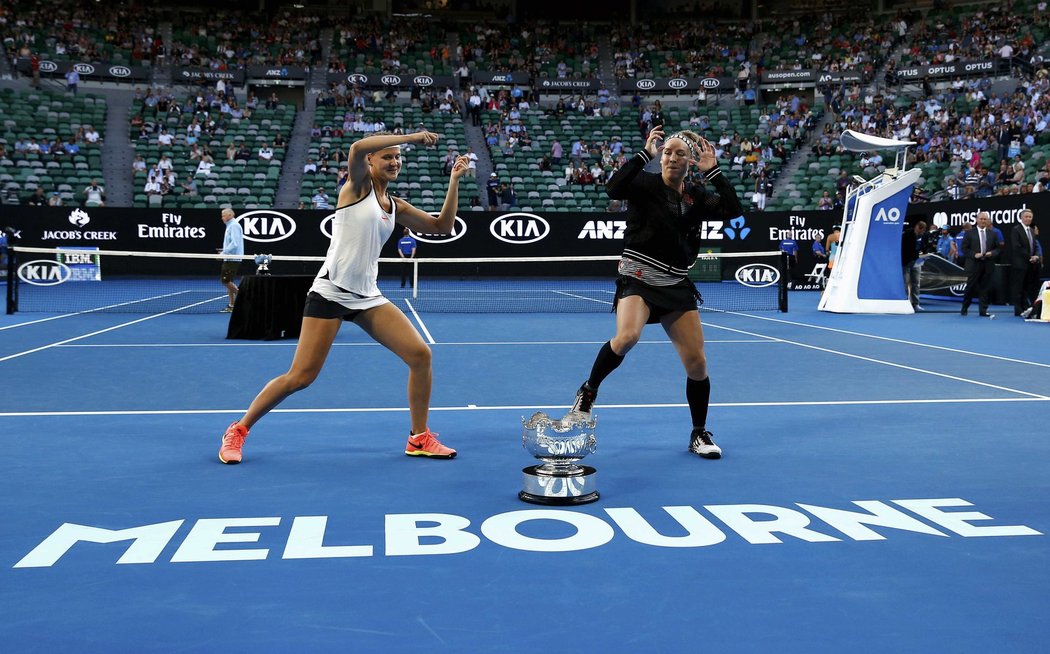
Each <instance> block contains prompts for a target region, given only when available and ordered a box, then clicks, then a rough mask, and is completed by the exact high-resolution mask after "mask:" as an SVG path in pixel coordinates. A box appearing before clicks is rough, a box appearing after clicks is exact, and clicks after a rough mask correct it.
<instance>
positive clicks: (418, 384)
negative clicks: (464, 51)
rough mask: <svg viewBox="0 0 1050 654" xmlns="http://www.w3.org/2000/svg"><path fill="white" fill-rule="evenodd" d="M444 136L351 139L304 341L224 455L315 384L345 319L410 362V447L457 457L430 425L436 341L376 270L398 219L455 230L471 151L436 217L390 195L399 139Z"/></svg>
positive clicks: (230, 435) (431, 229)
mask: <svg viewBox="0 0 1050 654" xmlns="http://www.w3.org/2000/svg"><path fill="white" fill-rule="evenodd" d="M437 141H438V135H437V134H434V133H432V132H427V131H421V132H416V133H414V134H376V135H372V136H368V137H366V138H363V139H361V140H360V141H357V142H356V143H354V144H353V145H352V146H350V155H349V157H348V164H349V179H348V181H347V182H346V183H345V184H343V187H342V189H341V190H340V191H339V201H338V204H337V205H336V211H335V219H334V221H333V223H332V242H331V245H330V246H329V248H328V254H327V256H326V258H325V262H324V265H323V266H321V270H320V271H319V272H318V274H317V277H316V278H315V279H314V283H313V285H312V286H311V287H310V292H309V294H308V296H307V299H306V307H305V309H304V311H303V325H302V331H301V333H300V336H299V344H298V346H297V347H296V349H295V356H294V358H293V359H292V366H291V368H290V369H289V370H288V372H286V373H284V374H283V375H280V376H278V377H275V378H274V379H272V380H270V382H269V383H268V384H266V386H265V387H264V388H263V389H262V391H260V392H259V394H258V395H257V396H256V397H255V400H254V401H253V402H252V403H251V406H250V407H248V412H247V413H245V414H244V416H243V417H242V418H241V419H240V420H238V421H236V422H234V423H233V424H231V425H230V426H229V427H228V428H227V429H226V433H225V434H224V435H223V437H222V447H221V448H220V449H219V460H220V461H222V462H223V463H240V462H241V458H242V448H243V446H244V440H245V438H247V436H248V430H249V429H251V428H252V426H253V425H254V424H255V423H256V422H258V421H259V420H260V419H261V418H262V417H263V416H264V415H266V413H267V412H269V411H270V409H273V408H274V407H276V406H277V405H278V404H280V403H281V402H282V401H283V400H284V399H285V398H286V397H288V396H289V395H291V394H292V393H295V392H296V391H300V390H302V389H304V388H306V387H307V386H309V385H310V384H311V383H312V382H313V381H314V379H316V378H317V375H318V373H320V372H321V368H322V367H323V366H324V362H325V359H326V358H327V357H328V351H329V350H330V349H331V347H332V343H333V341H335V336H336V334H337V333H338V332H339V327H340V326H341V325H342V323H343V321H346V320H348V321H351V322H353V323H355V324H357V325H358V326H360V327H361V328H362V329H364V330H365V332H367V333H368V335H369V336H371V337H372V338H374V339H375V340H376V341H377V342H378V343H379V344H380V345H383V346H384V347H386V348H387V349H389V350H390V351H391V352H393V353H394V354H396V355H397V356H399V357H400V358H401V360H402V361H404V362H405V363H406V364H407V365H408V407H409V415H410V417H411V430H410V432H409V438H408V443H407V445H406V446H405V454H407V455H410V456H425V457H432V458H440V459H451V458H453V457H455V456H456V451H455V450H453V449H452V448H449V447H445V446H444V445H442V444H441V442H439V441H438V439H437V434H434V433H433V432H431V431H430V429H429V428H428V426H427V417H428V414H429V412H430V388H431V367H430V358H431V354H430V348H429V347H427V344H426V343H425V342H423V339H422V338H421V337H420V335H419V332H417V331H416V329H415V328H414V327H413V326H412V324H411V323H410V322H409V320H408V318H407V317H406V316H405V314H404V313H402V312H401V310H400V309H398V308H397V307H396V306H394V305H393V304H391V303H390V301H389V300H387V299H386V298H385V297H383V295H382V294H381V293H380V292H379V287H378V286H377V285H376V277H377V275H378V268H379V262H378V260H379V252H380V250H381V249H382V247H383V244H384V243H386V241H387V239H388V238H389V237H390V234H391V233H392V232H393V229H394V223H395V222H398V223H400V224H401V225H403V226H405V227H408V228H409V229H411V230H413V231H415V232H422V233H428V234H447V233H449V232H451V231H452V228H453V225H454V221H455V218H456V208H457V207H458V205H459V180H460V178H461V177H463V175H464V173H466V172H467V168H468V166H467V164H468V162H467V158H466V157H458V158H457V159H456V162H455V165H453V167H452V173H451V175H450V178H449V184H448V192H447V193H446V194H445V202H444V204H443V205H442V207H441V212H440V214H438V216H437V218H435V217H433V216H431V215H430V214H428V213H426V212H424V211H422V210H420V209H417V208H416V207H413V206H412V205H411V204H409V203H408V202H406V201H405V200H402V199H401V198H394V197H391V196H390V195H388V194H387V186H388V185H389V184H390V183H391V182H393V181H394V180H396V179H397V177H398V174H399V173H400V172H401V163H402V160H401V145H402V144H408V143H414V144H417V145H423V146H429V145H434V144H435V143H437Z"/></svg>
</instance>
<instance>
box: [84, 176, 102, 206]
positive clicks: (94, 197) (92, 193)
mask: <svg viewBox="0 0 1050 654" xmlns="http://www.w3.org/2000/svg"><path fill="white" fill-rule="evenodd" d="M84 206H85V207H104V206H106V190H105V189H104V188H102V187H101V186H99V185H98V180H97V179H93V180H91V183H90V184H88V185H87V186H86V187H85V188H84Z"/></svg>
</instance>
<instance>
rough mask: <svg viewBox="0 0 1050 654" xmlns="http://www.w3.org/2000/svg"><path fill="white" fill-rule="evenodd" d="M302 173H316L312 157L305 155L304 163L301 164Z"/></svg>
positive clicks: (315, 165)
mask: <svg viewBox="0 0 1050 654" xmlns="http://www.w3.org/2000/svg"><path fill="white" fill-rule="evenodd" d="M303 174H304V175H316V174H317V164H315V163H314V160H313V159H312V158H310V157H307V159H306V163H305V164H303Z"/></svg>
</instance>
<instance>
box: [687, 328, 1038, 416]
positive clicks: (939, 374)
mask: <svg viewBox="0 0 1050 654" xmlns="http://www.w3.org/2000/svg"><path fill="white" fill-rule="evenodd" d="M707 324H708V326H710V327H714V328H716V329H724V330H726V331H731V332H737V333H738V334H746V335H748V336H765V334H756V333H754V332H749V331H746V330H743V329H734V328H732V327H724V326H722V325H716V324H713V323H710V322H709V323H707ZM767 338H774V339H775V340H777V341H779V342H781V343H788V344H790V345H797V346H799V347H804V348H807V349H810V350H818V351H820V352H827V353H829V354H837V355H839V356H843V357H848V358H850V359H859V360H861V361H867V362H869V363H878V364H881V365H884V366H890V367H891V368H900V369H902V370H910V371H912V372H919V373H922V374H925V375H933V376H934V377H943V378H944V379H951V380H954V381H961V382H966V383H969V384H976V385H977V386H984V387H986V388H994V389H996V390H1000V391H1007V392H1009V393H1017V394H1018V395H1027V396H1029V397H1034V398H1038V399H1040V400H1050V397H1047V396H1045V395H1039V394H1038V393H1029V392H1028V391H1019V390H1017V389H1016V388H1009V387H1007V386H999V385H997V384H989V383H987V382H982V381H977V380H976V379H967V378H966V377H957V376H955V375H949V374H946V373H943V372H934V371H933V370H926V369H924V368H916V367H914V366H906V365H904V364H902V363H893V362H892V361H883V360H882V359H875V358H873V357H866V356H861V355H859V354H850V353H849V352H840V351H838V350H832V349H830V348H826V347H819V346H816V345H809V344H808V343H799V342H797V341H789V340H787V339H785V338H776V337H774V336H767Z"/></svg>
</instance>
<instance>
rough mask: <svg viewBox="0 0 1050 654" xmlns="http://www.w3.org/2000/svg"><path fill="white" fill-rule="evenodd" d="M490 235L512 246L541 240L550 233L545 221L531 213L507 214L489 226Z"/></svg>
mask: <svg viewBox="0 0 1050 654" xmlns="http://www.w3.org/2000/svg"><path fill="white" fill-rule="evenodd" d="M489 231H490V232H492V235H493V236H495V237H496V238H498V239H499V240H501V241H503V242H504V243H510V244H512V245H525V244H526V243H535V242H536V241H540V240H543V238H544V237H546V236H547V234H550V232H551V226H550V224H549V223H547V221H546V220H544V219H543V218H540V217H539V216H537V215H535V214H531V213H508V214H505V215H503V216H500V217H499V218H497V219H495V220H493V221H492V224H491V225H489Z"/></svg>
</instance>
